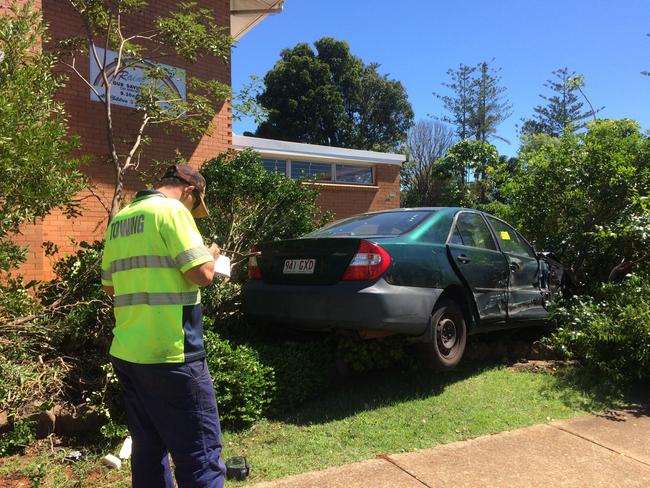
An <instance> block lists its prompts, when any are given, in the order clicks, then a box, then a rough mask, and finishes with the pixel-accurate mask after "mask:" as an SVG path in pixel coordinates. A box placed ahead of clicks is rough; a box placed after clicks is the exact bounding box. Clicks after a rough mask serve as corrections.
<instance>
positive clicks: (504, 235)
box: [500, 230, 510, 241]
mask: <svg viewBox="0 0 650 488" xmlns="http://www.w3.org/2000/svg"><path fill="white" fill-rule="evenodd" d="M500 234H501V240H504V241H509V240H510V234H508V231H507V230H502V231H501V232H500Z"/></svg>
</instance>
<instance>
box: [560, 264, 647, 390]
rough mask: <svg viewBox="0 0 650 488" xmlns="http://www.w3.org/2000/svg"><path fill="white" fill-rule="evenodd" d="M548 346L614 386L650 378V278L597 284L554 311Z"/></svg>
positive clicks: (632, 278)
mask: <svg viewBox="0 0 650 488" xmlns="http://www.w3.org/2000/svg"><path fill="white" fill-rule="evenodd" d="M552 317H553V318H554V319H555V320H556V321H557V323H558V329H557V330H556V332H555V333H553V334H552V336H551V337H550V338H549V339H548V341H549V343H550V344H551V345H552V346H553V347H555V348H556V349H557V350H559V351H563V352H564V353H565V354H566V355H567V356H568V357H569V358H575V359H578V360H580V361H581V362H583V363H584V364H585V365H586V366H588V367H590V368H592V369H594V370H596V371H597V372H599V373H600V374H601V375H603V376H604V377H605V378H606V379H609V380H611V381H612V382H613V383H614V384H626V383H630V382H633V381H635V380H647V379H650V279H648V277H642V276H632V277H631V278H629V279H627V280H626V281H625V282H623V283H619V284H611V283H610V284H604V285H601V286H600V287H599V288H598V289H597V290H596V293H595V294H594V296H593V297H588V296H576V297H573V298H572V299H570V300H567V301H566V302H564V303H562V304H561V305H560V306H558V307H556V308H555V309H554V310H553V311H552Z"/></svg>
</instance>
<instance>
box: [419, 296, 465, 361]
mask: <svg viewBox="0 0 650 488" xmlns="http://www.w3.org/2000/svg"><path fill="white" fill-rule="evenodd" d="M431 335H432V340H431V341H430V342H427V343H424V344H422V346H423V349H424V351H423V352H424V359H425V363H426V365H427V366H428V367H429V368H432V369H435V370H437V371H447V370H449V369H453V368H454V367H455V366H457V365H458V363H459V362H460V360H461V359H462V357H463V353H464V352H465V345H466V343H467V326H466V324H465V316H464V315H463V311H462V309H461V308H460V306H458V304H457V303H456V302H454V301H452V300H447V299H444V298H443V299H442V300H440V301H439V302H438V303H437V304H436V308H435V309H434V310H433V314H432V315H431Z"/></svg>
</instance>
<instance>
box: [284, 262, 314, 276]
mask: <svg viewBox="0 0 650 488" xmlns="http://www.w3.org/2000/svg"><path fill="white" fill-rule="evenodd" d="M315 267H316V260H315V259H285V260H284V269H283V270H282V272H283V273H284V274H314V268H315Z"/></svg>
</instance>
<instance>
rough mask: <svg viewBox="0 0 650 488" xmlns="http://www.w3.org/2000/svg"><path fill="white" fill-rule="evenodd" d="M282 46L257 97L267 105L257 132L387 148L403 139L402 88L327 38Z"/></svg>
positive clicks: (408, 121)
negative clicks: (266, 111)
mask: <svg viewBox="0 0 650 488" xmlns="http://www.w3.org/2000/svg"><path fill="white" fill-rule="evenodd" d="M314 45H315V47H316V52H314V50H313V49H312V48H311V46H310V45H309V44H305V43H301V44H298V45H296V46H295V47H293V48H290V49H284V50H283V51H282V53H281V54H280V60H279V61H278V62H277V63H276V64H275V66H274V67H273V68H272V69H271V70H270V71H269V72H268V73H266V75H265V76H264V83H265V85H266V89H265V90H264V91H263V92H262V93H260V95H259V96H258V98H257V100H258V102H259V103H260V104H261V105H262V106H263V107H264V108H266V109H267V110H268V120H267V121H265V122H263V123H262V124H260V125H259V127H258V128H257V131H256V133H255V135H256V136H258V137H268V138H274V139H281V140H287V141H296V142H306V143H311V144H324V145H330V146H340V147H349V148H356V149H373V150H390V149H393V148H395V147H396V146H398V145H399V144H400V143H401V142H403V141H404V140H405V138H406V132H407V130H408V128H409V127H410V126H411V125H412V123H413V110H412V108H411V105H410V103H409V101H408V97H407V95H406V92H405V90H404V87H403V86H402V84H401V83H400V82H399V81H396V80H391V79H390V78H388V76H387V75H381V74H379V72H378V68H379V65H378V64H375V63H371V64H369V65H366V64H365V63H364V62H363V61H362V60H361V59H359V58H358V57H356V56H354V55H352V53H351V52H350V47H349V46H348V44H347V43H346V42H345V41H339V40H336V39H332V38H329V37H325V38H322V39H320V40H318V41H316V42H315V43H314Z"/></svg>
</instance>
